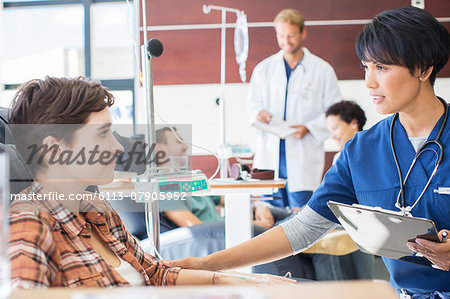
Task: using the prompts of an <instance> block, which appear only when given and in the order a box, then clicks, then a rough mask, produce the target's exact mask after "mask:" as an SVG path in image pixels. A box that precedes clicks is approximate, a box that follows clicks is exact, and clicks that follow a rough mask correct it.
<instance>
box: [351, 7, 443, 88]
mask: <svg viewBox="0 0 450 299" xmlns="http://www.w3.org/2000/svg"><path fill="white" fill-rule="evenodd" d="M356 53H357V55H358V57H359V59H360V60H361V61H376V62H379V63H383V64H391V65H400V66H404V67H407V68H408V69H409V71H410V73H411V75H413V74H414V73H415V72H416V71H419V72H421V73H425V72H426V71H427V70H428V69H429V68H430V67H433V70H432V72H431V75H430V83H431V85H434V81H435V80H436V75H437V73H438V72H439V71H440V70H441V69H442V68H443V67H444V66H445V65H446V64H447V61H448V58H449V53H450V35H449V32H448V30H447V29H446V28H445V27H444V26H443V25H442V24H441V23H439V21H438V20H436V18H434V17H433V16H432V15H431V14H430V13H429V12H427V11H425V10H423V9H420V8H416V7H413V6H405V7H400V8H395V9H391V10H386V11H384V12H382V13H380V14H378V15H377V16H376V17H375V18H373V20H372V22H370V23H369V24H367V25H365V26H364V28H363V29H362V31H361V32H360V33H359V35H358V38H357V41H356Z"/></svg>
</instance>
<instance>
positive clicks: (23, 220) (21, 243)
mask: <svg viewBox="0 0 450 299" xmlns="http://www.w3.org/2000/svg"><path fill="white" fill-rule="evenodd" d="M9 230H10V240H9V244H8V249H7V252H8V256H9V259H10V263H11V283H12V287H13V288H24V289H28V288H47V287H49V285H50V282H51V281H52V280H53V278H54V276H55V271H54V269H53V268H54V262H53V261H52V259H53V257H54V256H55V255H56V254H55V253H56V251H57V249H56V244H55V242H54V241H53V236H52V233H51V230H50V227H49V225H48V224H46V223H44V222H43V221H42V220H41V219H40V218H39V217H37V215H36V214H34V213H30V212H21V213H12V214H11V215H10V227H9Z"/></svg>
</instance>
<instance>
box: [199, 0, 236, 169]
mask: <svg viewBox="0 0 450 299" xmlns="http://www.w3.org/2000/svg"><path fill="white" fill-rule="evenodd" d="M211 10H220V11H221V12H222V27H221V42H220V87H221V97H220V100H219V147H220V153H219V156H220V178H226V177H227V176H228V174H227V165H228V160H227V143H226V130H225V123H226V122H225V48H226V43H225V37H226V35H225V33H226V24H227V12H231V13H235V14H236V15H237V14H238V13H240V12H241V11H240V10H239V9H235V8H228V7H223V6H216V5H203V12H204V13H205V14H209V13H210V12H211Z"/></svg>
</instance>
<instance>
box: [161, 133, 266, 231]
mask: <svg viewBox="0 0 450 299" xmlns="http://www.w3.org/2000/svg"><path fill="white" fill-rule="evenodd" d="M172 129H173V130H174V132H175V133H177V132H176V128H172ZM174 132H172V130H171V128H169V127H164V128H161V129H159V130H157V131H156V142H157V143H158V148H159V150H160V151H164V152H165V153H166V155H167V156H168V159H167V160H165V161H164V162H165V163H164V164H160V165H159V166H168V165H173V163H171V160H173V161H174V162H177V161H180V159H179V158H183V157H186V158H187V148H188V147H187V145H186V144H184V143H183V142H181V140H182V139H180V137H179V136H175V134H174ZM177 135H179V134H178V133H177ZM177 137H178V138H177ZM177 158H178V159H177ZM221 199H222V198H221V197H220V196H192V198H187V200H185V201H161V202H160V204H159V207H160V211H161V231H167V230H170V229H173V228H177V227H186V226H193V225H197V224H202V223H205V222H217V221H221V222H223V217H222V216H221V215H220V214H219V212H218V209H217V208H218V207H220V206H221V205H223V201H222V200H221ZM253 224H254V225H255V228H254V230H255V234H259V233H261V232H263V231H265V230H266V229H269V228H271V227H272V226H273V224H274V218H273V216H272V214H271V213H270V210H269V209H268V208H267V207H266V206H265V205H264V204H261V205H256V208H255V220H253Z"/></svg>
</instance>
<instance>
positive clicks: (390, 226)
mask: <svg viewBox="0 0 450 299" xmlns="http://www.w3.org/2000/svg"><path fill="white" fill-rule="evenodd" d="M327 205H328V207H329V208H330V209H331V211H332V212H333V214H334V215H335V216H336V218H337V219H338V220H339V222H340V223H341V225H342V226H343V227H344V229H345V230H346V232H347V233H348V234H349V235H350V237H351V238H352V239H353V241H355V243H356V244H357V245H358V247H359V248H360V249H361V251H363V252H366V253H369V254H374V255H379V256H383V257H388V258H392V259H398V260H402V261H407V262H412V263H416V264H420V265H424V266H430V267H431V266H432V263H431V262H430V261H429V260H428V259H426V258H425V257H423V256H422V255H420V254H417V253H414V252H412V251H411V250H410V249H409V248H408V246H406V243H407V242H408V241H414V240H415V239H416V238H422V239H427V240H430V241H433V242H440V240H439V237H438V232H437V229H436V226H435V225H434V222H433V221H432V220H430V219H426V218H416V217H411V216H406V215H403V214H402V213H401V212H395V211H390V210H385V209H381V208H379V207H369V206H364V205H357V204H354V205H347V204H343V203H339V202H334V201H329V202H328V203H327Z"/></svg>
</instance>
